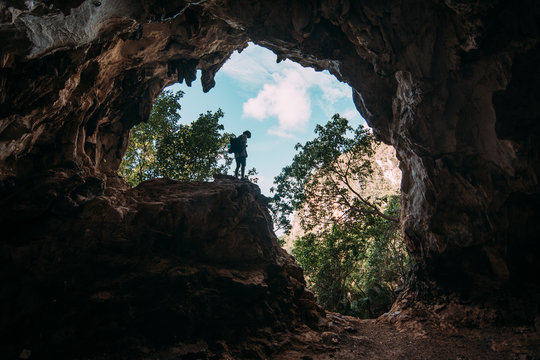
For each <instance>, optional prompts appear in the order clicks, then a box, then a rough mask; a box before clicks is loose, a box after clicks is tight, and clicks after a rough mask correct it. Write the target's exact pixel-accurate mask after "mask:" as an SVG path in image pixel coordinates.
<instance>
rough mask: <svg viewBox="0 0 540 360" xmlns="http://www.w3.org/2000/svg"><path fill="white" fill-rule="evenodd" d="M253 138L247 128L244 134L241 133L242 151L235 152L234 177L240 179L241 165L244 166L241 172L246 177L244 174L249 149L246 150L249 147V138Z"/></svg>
mask: <svg viewBox="0 0 540 360" xmlns="http://www.w3.org/2000/svg"><path fill="white" fill-rule="evenodd" d="M250 138H251V132H249V130H246V131H244V132H243V133H242V135H240V139H241V140H242V141H241V143H242V145H241V147H240V150H241V151H240V152H235V153H234V160H236V170H234V177H235V178H237V179H238V169H239V168H240V166H241V167H242V170H241V174H242V179H244V174H245V172H246V158H247V156H248V155H247V150H246V147H247V139H250Z"/></svg>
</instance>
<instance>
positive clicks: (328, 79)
mask: <svg viewBox="0 0 540 360" xmlns="http://www.w3.org/2000/svg"><path fill="white" fill-rule="evenodd" d="M222 71H223V72H224V74H225V75H227V76H230V77H232V78H234V79H235V80H236V81H238V82H240V83H243V84H244V85H245V86H248V87H251V88H254V89H259V90H258V94H257V95H256V96H254V97H251V98H249V99H248V100H247V101H246V102H244V104H243V116H244V117H252V118H254V119H257V120H267V119H272V118H277V121H278V123H277V125H276V126H273V127H271V128H270V129H269V130H268V133H269V134H273V135H277V136H280V137H292V136H293V133H295V132H303V131H306V130H307V126H308V124H309V120H310V117H311V113H312V98H313V100H314V101H315V103H316V104H318V105H319V106H320V107H321V109H323V111H324V112H328V113H331V114H330V115H333V113H334V106H333V105H334V103H336V102H337V101H339V100H342V99H346V98H350V97H351V96H352V95H351V89H350V87H349V86H348V85H347V84H344V83H341V82H339V81H338V80H337V79H336V78H334V76H332V75H331V74H330V73H328V72H327V71H325V72H316V71H315V70H313V69H312V68H304V67H302V66H301V65H299V64H297V63H294V62H292V61H289V60H285V61H282V62H281V63H279V64H277V63H276V55H275V54H274V53H272V52H271V51H270V50H267V49H264V48H262V47H259V46H255V45H250V46H249V47H248V48H247V49H245V50H244V51H243V52H242V54H238V53H234V54H233V55H232V56H231V59H230V60H229V61H227V63H225V65H224V66H223V68H222ZM315 96H316V97H317V98H314V97H315Z"/></svg>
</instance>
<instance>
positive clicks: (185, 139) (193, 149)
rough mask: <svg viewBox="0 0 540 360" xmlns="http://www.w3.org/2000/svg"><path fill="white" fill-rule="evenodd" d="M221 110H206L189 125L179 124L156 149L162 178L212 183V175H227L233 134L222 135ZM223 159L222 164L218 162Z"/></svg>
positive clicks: (159, 172) (159, 173)
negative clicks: (208, 181) (228, 144)
mask: <svg viewBox="0 0 540 360" xmlns="http://www.w3.org/2000/svg"><path fill="white" fill-rule="evenodd" d="M222 117H223V112H222V111H221V109H219V110H217V111H216V112H215V113H212V112H210V111H207V112H206V113H205V114H200V115H199V118H198V119H197V120H195V121H194V122H193V123H191V124H189V125H180V126H179V127H178V130H177V131H176V132H174V133H168V134H167V135H166V136H165V137H164V138H163V141H162V142H161V143H160V144H159V146H157V150H156V165H157V168H158V175H159V176H166V177H170V178H172V179H177V180H183V181H205V180H210V179H211V178H212V175H213V174H216V173H226V172H227V169H228V168H229V167H230V164H231V159H230V158H229V157H228V156H227V143H228V140H229V137H230V134H227V133H225V134H222V133H221V131H223V130H224V128H223V125H221V124H219V119H220V118H222ZM219 160H222V163H221V164H220V163H219Z"/></svg>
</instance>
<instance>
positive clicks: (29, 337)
mask: <svg viewBox="0 0 540 360" xmlns="http://www.w3.org/2000/svg"><path fill="white" fill-rule="evenodd" d="M539 13H540V12H539V7H538V5H537V4H536V3H535V2H534V1H529V0H527V1H525V2H523V3H520V4H519V5H516V4H515V3H514V2H511V1H508V0H498V1H494V2H489V3H488V2H485V3H478V2H462V1H461V2H460V1H452V0H450V1H444V2H440V1H439V2H436V1H435V2H418V1H416V2H414V1H404V2H399V1H384V2H376V1H371V2H370V1H367V2H350V1H324V0H322V1H313V2H305V1H296V0H294V1H284V2H263V1H260V2H259V1H243V0H234V1H229V0H224V1H214V0H208V1H199V2H185V1H175V2H167V3H159V4H158V2H155V1H152V0H149V1H144V2H142V3H137V4H135V3H129V2H127V1H117V2H112V1H102V2H91V1H82V0H76V1H60V2H56V1H44V2H41V1H27V2H22V1H8V2H1V3H0V38H1V40H2V43H3V46H2V48H1V49H0V60H1V61H0V65H1V71H0V88H1V90H2V91H1V92H0V120H1V124H0V145H1V146H0V155H1V157H0V166H1V168H0V171H1V173H0V176H1V178H0V180H1V182H0V194H1V197H0V202H1V203H0V205H1V206H0V209H1V220H0V225H1V228H2V229H3V231H4V234H6V235H5V236H3V237H2V244H1V246H2V254H1V255H0V256H1V259H2V262H1V263H2V272H1V273H0V276H1V279H2V281H3V284H4V286H3V288H2V293H1V298H2V301H3V303H4V304H5V306H3V310H2V316H1V319H2V323H1V325H2V326H1V327H0V328H1V332H0V335H1V337H2V338H3V339H6V344H9V345H8V346H6V348H4V347H2V349H0V351H1V352H2V355H4V354H6V355H5V357H6V358H16V357H17V356H19V357H20V358H27V357H29V356H30V355H29V354H30V353H32V354H35V355H34V356H36V357H40V356H41V357H45V356H47V355H50V356H54V355H56V354H57V353H59V352H61V351H65V353H63V354H60V355H61V356H58V358H62V357H64V358H85V354H95V352H96V351H97V352H101V351H103V352H107V351H111V352H113V353H114V352H115V351H120V352H121V351H122V350H123V349H125V348H124V347H123V345H125V344H134V345H133V346H131V345H127V346H126V348H130V349H132V350H133V351H134V352H135V353H136V354H137V356H139V355H140V356H139V357H140V358H144V357H145V356H146V355H142V352H144V351H142V350H141V349H142V348H144V347H145V346H146V345H149V346H153V345H155V344H158V346H161V345H163V344H162V343H160V339H157V338H156V337H155V335H154V330H155V329H158V328H159V327H160V325H161V324H165V328H166V332H165V333H166V334H164V338H163V340H164V341H166V342H168V343H169V344H171V343H173V342H175V341H177V340H178V339H182V341H184V340H185V341H186V342H188V343H191V344H193V343H197V340H198V339H201V338H203V337H205V336H207V337H206V338H205V339H206V340H209V341H214V340H216V339H218V338H219V339H220V341H221V339H224V340H223V341H224V342H221V343H220V344H221V346H222V347H221V348H220V349H222V348H225V347H226V346H225V345H223V344H229V343H230V344H233V343H234V341H235V340H238V339H243V338H246V337H247V336H248V335H246V334H255V333H257V329H266V328H268V327H270V329H271V330H270V332H273V331H274V330H275V331H276V332H279V331H282V330H283V329H285V328H288V327H289V326H291V327H292V325H291V324H307V325H308V326H310V327H311V328H312V329H318V326H320V323H321V319H322V318H324V314H323V313H322V312H321V311H320V309H319V308H318V307H317V306H316V304H315V302H314V298H313V296H312V294H310V293H309V292H308V291H305V284H304V283H303V279H302V276H301V270H300V269H299V268H298V266H297V265H296V264H295V263H294V262H293V261H292V260H291V258H290V257H288V256H287V255H286V254H284V253H283V252H281V250H280V249H279V248H278V247H277V246H275V244H276V239H275V236H274V235H273V233H272V232H271V229H270V228H269V226H268V224H269V216H268V214H267V213H266V212H265V211H264V210H263V209H265V206H266V204H265V201H264V199H263V198H262V197H260V196H259V194H257V191H256V190H255V189H254V188H252V187H250V186H249V184H242V185H239V186H231V185H230V184H226V183H225V182H221V183H220V182H217V183H216V184H215V185H213V186H206V187H205V185H203V186H200V187H199V188H196V187H193V186H190V185H186V186H184V187H179V186H178V184H176V183H170V182H167V181H166V180H163V179H162V180H157V181H154V182H149V183H147V184H145V185H144V186H142V187H140V188H134V189H130V188H128V187H126V186H125V184H124V183H122V181H119V179H118V177H117V173H116V170H117V169H118V165H119V163H120V161H121V157H122V155H123V154H124V153H125V150H126V148H127V146H128V143H127V139H128V132H129V129H131V128H132V127H133V126H134V125H135V124H137V123H140V122H141V121H143V120H145V119H146V118H148V115H149V114H150V111H151V108H152V102H153V101H154V99H155V98H156V97H157V96H158V95H159V93H160V92H161V90H162V89H163V88H165V87H166V86H168V85H170V84H172V83H174V82H176V81H177V80H180V79H182V80H186V81H193V76H194V74H195V71H196V69H200V70H201V73H200V78H201V81H202V89H203V90H204V91H207V90H209V89H210V88H212V87H213V86H214V85H215V79H214V76H215V75H216V73H217V72H218V70H219V69H220V68H222V67H223V65H224V63H225V61H226V60H227V59H228V58H229V56H230V55H231V54H232V53H233V52H234V51H235V50H239V49H243V48H245V47H246V46H247V44H248V41H253V42H255V43H257V44H259V45H261V46H264V47H266V48H269V49H271V50H272V51H274V53H275V54H277V57H278V59H291V60H293V61H295V62H298V63H299V64H301V65H302V66H307V67H313V68H315V69H317V70H324V69H326V70H328V71H329V72H330V73H331V74H332V75H334V76H335V77H336V78H338V79H339V80H340V81H345V82H346V83H348V84H350V85H351V87H352V88H353V91H352V92H353V101H354V104H355V107H356V108H357V109H358V111H359V112H360V113H361V114H362V115H363V116H364V118H365V119H366V121H367V122H368V123H369V124H370V126H371V127H372V128H373V132H374V133H375V134H376V135H377V136H378V137H379V138H381V139H382V140H384V142H385V143H387V144H392V146H393V147H394V148H395V149H396V152H397V156H398V157H399V160H400V166H401V170H402V174H403V180H402V183H401V184H402V186H401V193H402V206H403V209H402V214H404V216H403V217H402V219H401V220H402V221H401V223H400V225H401V227H402V229H403V231H404V241H405V242H406V244H407V247H408V249H410V250H411V251H412V252H413V254H414V256H415V258H416V259H417V260H418V263H417V264H416V265H415V267H414V269H413V272H412V273H411V277H410V281H409V282H408V284H407V287H406V291H405V293H404V295H403V296H402V297H400V299H399V301H398V302H396V304H395V306H394V310H395V311H392V312H391V313H390V314H388V316H387V318H388V319H390V321H396V322H401V321H405V322H406V321H408V320H410V319H412V320H413V321H414V319H417V318H419V317H423V318H429V319H432V320H433V322H434V323H439V324H443V326H445V327H446V328H447V329H449V328H452V329H453V328H454V326H473V327H482V326H483V325H484V324H497V323H499V324H500V323H504V322H506V323H512V322H515V323H520V324H525V325H526V326H527V329H534V328H536V330H537V329H538V328H539V325H538V319H539V318H540V317H539V315H538V314H539V313H540V307H539V305H538V304H540V301H539V299H540V295H539V294H540V290H539V289H540V288H539V285H538V277H537V276H535V274H537V273H538V266H539V263H538V261H537V260H538V258H539V256H540V254H539V247H538V239H539V237H538V233H539V229H538V222H537V221H535V220H536V219H537V218H538V214H540V211H539V210H538V209H539V207H540V203H539V201H538V194H539V193H540V190H539V183H538V180H537V179H538V178H539V175H538V174H539V173H540V170H539V169H540V165H539V164H540V162H539V160H538V159H539V158H540V157H539V156H538V154H539V151H538V144H539V142H538V138H539V135H538V131H537V130H538V129H537V126H535V124H537V123H538V121H537V119H538V113H539V109H538V102H537V101H536V97H535V95H537V93H538V91H537V89H539V87H538V86H537V85H538V81H539V79H538V76H530V74H536V73H537V72H535V71H536V68H535V66H536V64H538V62H539V61H538V60H539V56H538V54H539V53H540V52H539V51H538V48H539V46H538V44H539V42H538V38H539V33H540V31H539V30H538V24H539V22H538V16H539V15H538V14H539ZM203 111H204V110H203ZM241 130H244V129H243V128H242V129H241ZM253 140H255V138H254V139H253ZM209 204H211V205H212V206H209ZM230 208H236V209H240V210H241V211H242V216H230V213H229V212H227V209H230ZM216 219H218V221H216ZM224 229H225V230H224ZM238 264H240V265H238ZM171 288H172V289H174V291H173V292H171V291H170V289H171ZM193 289H195V291H193ZM524 289H525V291H524ZM149 294H151V296H150V295H149ZM186 294H187V296H186ZM261 299H263V301H259V300H261ZM418 310H419V311H418ZM228 326H230V327H231V328H232V329H230V331H229V329H228ZM208 329H210V330H211V331H208V332H207V331H206V330H208ZM222 329H227V331H224V330H223V331H222ZM528 331H529V330H528ZM531 331H534V330H531ZM155 334H163V333H161V332H159V331H156V332H155ZM165 335H169V337H167V336H165ZM158 337H160V336H158ZM110 339H114V341H112V342H111V341H110ZM329 340H330V342H333V340H334V339H333V338H332V339H329ZM113 343H114V344H113ZM216 343H217V342H215V341H214V342H213V344H214V345H215V344H216ZM139 345H140V346H139ZM90 347H92V349H90ZM218 347H219V346H217V345H216V348H218ZM268 348H272V345H268ZM268 348H266V349H263V350H261V351H263V352H264V350H268ZM491 348H492V349H493V348H497V346H492V347H491ZM30 349H32V351H30ZM152 349H155V348H152ZM231 349H232V348H231ZM139 350H141V351H139ZM212 351H214V349H212ZM231 351H232V350H231ZM270 351H271V350H270ZM490 351H491V350H490ZM509 353H510V351H509V352H508V353H506V354H507V355H508V354H509ZM514 353H516V352H514ZM43 354H47V355H43ZM235 354H237V353H235ZM246 354H248V353H244V354H243V355H244V356H245V357H250V355H251V354H252V353H249V354H248V355H246ZM261 354H262V353H261ZM137 356H135V357H134V358H137ZM194 356H195V357H196V356H197V355H194ZM459 356H461V355H459ZM126 357H128V355H126ZM146 357H147V356H146ZM234 357H235V356H233V358H234ZM260 357H263V356H260ZM453 357H457V355H455V356H453ZM501 357H502V358H504V357H505V356H504V355H501ZM507 357H508V356H506V358H507ZM239 358H241V356H240V357H239Z"/></svg>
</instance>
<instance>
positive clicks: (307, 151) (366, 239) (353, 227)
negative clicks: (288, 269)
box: [271, 114, 409, 317]
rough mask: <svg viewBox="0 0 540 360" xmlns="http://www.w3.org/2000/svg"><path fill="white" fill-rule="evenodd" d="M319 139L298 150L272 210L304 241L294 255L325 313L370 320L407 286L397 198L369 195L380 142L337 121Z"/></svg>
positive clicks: (297, 244)
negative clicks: (295, 223) (296, 224)
mask: <svg viewBox="0 0 540 360" xmlns="http://www.w3.org/2000/svg"><path fill="white" fill-rule="evenodd" d="M315 133H316V134H317V136H316V137H315V139H313V140H311V141H308V142H306V143H305V144H304V145H301V144H297V145H296V147H295V149H296V150H297V151H298V153H297V154H296V155H295V156H294V158H293V161H292V164H291V165H289V166H286V167H285V168H283V170H282V172H281V173H280V174H279V176H277V177H276V178H275V180H274V183H275V187H274V188H272V191H273V192H274V193H275V195H274V197H273V198H272V202H271V210H272V213H273V216H274V219H275V221H276V223H277V224H278V227H281V228H283V229H285V230H286V231H289V230H290V227H291V223H290V218H291V216H292V215H293V214H295V216H297V217H300V218H301V225H302V228H303V229H304V230H305V232H304V235H303V236H301V237H299V238H298V239H296V241H295V243H294V248H293V250H292V252H293V255H295V257H296V259H297V261H298V262H299V263H300V265H301V266H302V267H303V268H304V271H305V274H306V280H307V282H308V285H309V286H310V287H311V288H312V290H314V292H315V293H316V294H317V295H318V299H319V302H320V303H321V305H322V306H323V307H325V308H326V309H328V310H331V311H338V312H342V313H345V314H350V315H357V316H362V317H371V316H374V315H378V314H380V313H381V312H382V311H384V310H386V309H387V308H388V307H389V306H390V304H391V302H392V301H393V300H394V297H395V290H396V289H397V288H399V286H400V285H402V283H403V280H404V278H405V273H406V269H407V264H408V261H409V260H408V256H407V253H406V251H405V248H404V245H403V243H402V241H401V232H400V229H399V223H398V215H399V196H380V197H375V196H368V195H366V194H365V192H364V191H363V189H364V188H365V187H366V184H367V183H368V181H370V178H371V175H372V173H373V169H372V166H371V161H372V160H371V156H372V155H373V152H374V146H375V145H376V141H375V139H374V138H373V136H372V135H371V133H370V132H369V131H367V130H366V129H364V128H363V127H362V126H359V127H358V128H356V129H353V128H352V127H350V125H349V124H348V120H347V119H345V118H342V117H341V116H339V114H336V115H334V116H333V117H332V119H331V121H329V122H328V123H327V124H326V125H324V126H321V125H318V126H317V127H316V129H315Z"/></svg>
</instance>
